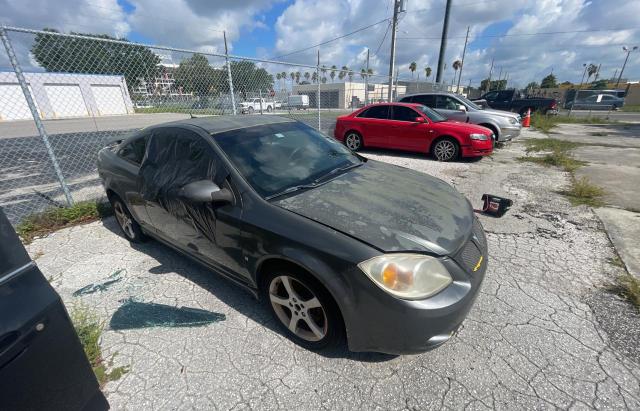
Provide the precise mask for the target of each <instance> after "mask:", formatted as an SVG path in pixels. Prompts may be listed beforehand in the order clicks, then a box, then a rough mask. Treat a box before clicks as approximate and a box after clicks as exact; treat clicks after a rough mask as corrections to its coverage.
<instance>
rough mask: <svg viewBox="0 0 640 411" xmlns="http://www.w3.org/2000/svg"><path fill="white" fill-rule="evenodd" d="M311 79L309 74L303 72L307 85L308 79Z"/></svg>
mask: <svg viewBox="0 0 640 411" xmlns="http://www.w3.org/2000/svg"><path fill="white" fill-rule="evenodd" d="M310 77H311V74H309V72H308V71H305V72H304V79H305V80H306V81H307V83H308V82H309V78H310Z"/></svg>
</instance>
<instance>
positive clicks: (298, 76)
mask: <svg viewBox="0 0 640 411" xmlns="http://www.w3.org/2000/svg"><path fill="white" fill-rule="evenodd" d="M296 84H300V72H299V71H296Z"/></svg>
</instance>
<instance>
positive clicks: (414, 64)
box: [409, 61, 418, 80]
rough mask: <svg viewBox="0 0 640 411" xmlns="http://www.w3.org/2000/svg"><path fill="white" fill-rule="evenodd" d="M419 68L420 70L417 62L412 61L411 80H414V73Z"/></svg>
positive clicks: (410, 66) (410, 68) (410, 65)
mask: <svg viewBox="0 0 640 411" xmlns="http://www.w3.org/2000/svg"><path fill="white" fill-rule="evenodd" d="M417 68H418V64H417V63H416V62H415V61H412V62H411V64H409V71H410V72H411V80H413V72H414V71H416V69H417Z"/></svg>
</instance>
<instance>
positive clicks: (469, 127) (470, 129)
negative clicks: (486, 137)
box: [435, 120, 491, 134]
mask: <svg viewBox="0 0 640 411" xmlns="http://www.w3.org/2000/svg"><path fill="white" fill-rule="evenodd" d="M435 124H436V125H438V124H441V125H445V126H446V127H447V129H449V130H455V131H459V132H461V133H482V134H485V133H486V132H487V130H488V129H487V128H486V127H482V126H478V125H476V124H472V123H463V122H462V121H457V120H447V121H440V122H438V123H435ZM489 131H491V130H489Z"/></svg>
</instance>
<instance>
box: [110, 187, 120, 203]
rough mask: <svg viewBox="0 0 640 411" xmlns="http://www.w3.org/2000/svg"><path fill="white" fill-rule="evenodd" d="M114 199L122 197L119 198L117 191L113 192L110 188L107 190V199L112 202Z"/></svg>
mask: <svg viewBox="0 0 640 411" xmlns="http://www.w3.org/2000/svg"><path fill="white" fill-rule="evenodd" d="M114 197H117V198H120V196H118V194H116V192H115V191H113V190H112V189H110V188H107V199H108V200H109V201H111V199H112V198H114Z"/></svg>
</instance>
